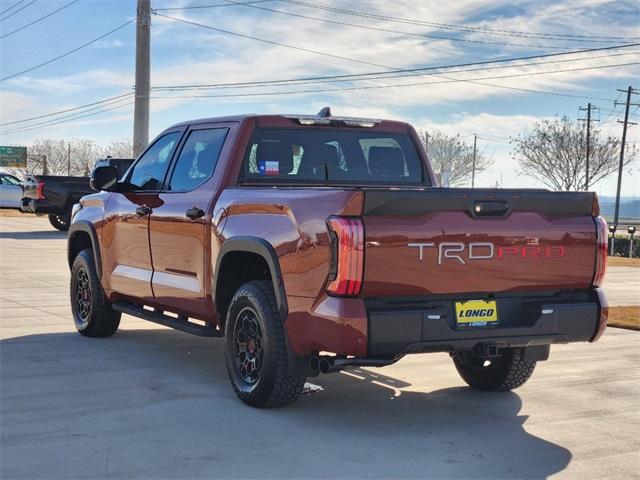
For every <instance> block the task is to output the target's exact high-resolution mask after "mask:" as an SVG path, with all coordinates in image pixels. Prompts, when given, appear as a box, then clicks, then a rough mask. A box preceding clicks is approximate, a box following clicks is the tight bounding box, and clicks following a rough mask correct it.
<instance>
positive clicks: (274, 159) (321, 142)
mask: <svg viewBox="0 0 640 480" xmlns="http://www.w3.org/2000/svg"><path fill="white" fill-rule="evenodd" d="M240 180H241V181H243V182H247V183H279V184H290V183H311V184H347V185H362V184H385V185H389V184H424V183H425V174H424V169H423V164H422V161H421V160H420V157H419V156H418V152H417V151H416V148H415V145H414V144H413V141H412V140H411V138H410V137H409V136H408V135H400V134H393V133H375V132H361V131H344V130H330V129H324V130H320V129H316V130H313V129H306V128H305V129H303V128H297V129H288V130H287V129H257V130H256V131H255V132H254V135H253V138H252V140H251V143H250V145H249V148H248V150H247V152H246V154H245V159H244V169H243V172H242V173H241V178H240Z"/></svg>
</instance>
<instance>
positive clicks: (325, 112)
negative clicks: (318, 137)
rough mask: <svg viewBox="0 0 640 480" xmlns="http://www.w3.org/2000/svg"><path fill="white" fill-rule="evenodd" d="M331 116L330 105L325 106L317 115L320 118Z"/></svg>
mask: <svg viewBox="0 0 640 480" xmlns="http://www.w3.org/2000/svg"><path fill="white" fill-rule="evenodd" d="M330 116H331V108H329V107H324V108H323V109H322V110H320V111H319V112H318V114H317V115H316V117H320V118H329V117H330Z"/></svg>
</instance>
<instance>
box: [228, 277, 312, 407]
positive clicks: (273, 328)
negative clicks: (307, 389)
mask: <svg viewBox="0 0 640 480" xmlns="http://www.w3.org/2000/svg"><path fill="white" fill-rule="evenodd" d="M244 314H250V315H251V316H252V317H251V318H252V322H255V323H257V325H258V326H259V328H260V330H261V331H260V332H259V334H258V335H259V336H260V348H261V351H262V356H261V359H262V360H261V364H260V365H261V368H260V371H259V373H257V374H256V377H257V378H256V379H255V380H254V383H250V382H248V381H246V379H245V378H243V374H242V371H241V370H240V367H239V366H238V365H237V356H236V353H237V350H236V347H237V345H236V339H235V338H234V332H236V331H237V330H236V323H237V322H238V321H242V320H241V318H243V317H242V316H241V315H244ZM254 319H255V320H254ZM225 361H226V365H227V373H228V375H229V380H230V381H231V385H232V387H233V390H234V391H235V393H236V395H237V396H238V398H239V399H240V400H242V401H243V402H244V403H246V404H247V405H250V406H252V407H259V408H273V407H284V406H286V405H290V404H292V403H293V402H295V401H296V399H297V398H298V397H299V396H300V394H301V393H302V389H303V388H304V383H305V380H306V378H304V377H301V376H294V375H291V374H290V373H289V370H288V368H287V344H286V341H285V332H284V327H283V325H282V319H281V318H280V315H279V313H278V308H277V305H276V297H275V295H274V292H273V288H272V286H271V283H269V282H264V281H254V282H249V283H245V284H244V285H242V286H241V287H240V288H239V289H238V290H237V291H236V293H235V295H234V296H233V299H232V300H231V304H230V306H229V309H228V312H227V319H226V322H225Z"/></svg>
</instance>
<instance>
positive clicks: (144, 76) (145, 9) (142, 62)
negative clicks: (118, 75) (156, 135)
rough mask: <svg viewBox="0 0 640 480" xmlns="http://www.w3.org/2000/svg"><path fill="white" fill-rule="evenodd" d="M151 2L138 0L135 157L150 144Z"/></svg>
mask: <svg viewBox="0 0 640 480" xmlns="http://www.w3.org/2000/svg"><path fill="white" fill-rule="evenodd" d="M150 32H151V0H138V9H137V17H136V85H135V106H134V110H133V156H134V157H138V155H140V154H141V153H142V152H143V150H144V149H145V147H146V146H147V143H149V89H150V83H151V80H150V71H151V52H150V48H151V41H150Z"/></svg>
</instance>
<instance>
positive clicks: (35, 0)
mask: <svg viewBox="0 0 640 480" xmlns="http://www.w3.org/2000/svg"><path fill="white" fill-rule="evenodd" d="M37 1H38V0H31V1H30V2H29V3H27V4H26V5H24V6H22V7H20V8H19V9H18V10H15V11H13V12H11V13H10V14H9V15H7V16H6V17H3V18H0V22H4V21H5V20H6V19H7V18H10V17H13V16H14V15H15V14H16V13H18V12H21V11H22V10H24V9H25V8H27V7H28V6H29V5H33V4H34V3H36V2H37ZM20 3H21V2H18V3H17V4H16V5H19V4H20ZM16 5H14V7H15V6H16ZM12 8H13V7H12ZM9 10H11V8H10V9H9Z"/></svg>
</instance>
